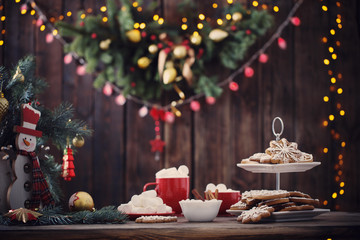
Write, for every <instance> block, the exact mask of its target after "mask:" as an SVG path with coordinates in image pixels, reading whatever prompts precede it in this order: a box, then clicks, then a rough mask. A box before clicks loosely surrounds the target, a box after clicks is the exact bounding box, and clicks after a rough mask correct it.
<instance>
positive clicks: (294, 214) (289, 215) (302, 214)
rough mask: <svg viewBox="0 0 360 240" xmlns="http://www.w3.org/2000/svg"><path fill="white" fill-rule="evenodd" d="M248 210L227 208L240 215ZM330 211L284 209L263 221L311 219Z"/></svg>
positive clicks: (321, 209) (229, 211) (233, 213)
mask: <svg viewBox="0 0 360 240" xmlns="http://www.w3.org/2000/svg"><path fill="white" fill-rule="evenodd" d="M244 211H246V210H231V209H228V210H226V212H227V213H230V214H231V215H235V216H239V215H240V214H241V213H242V212H244ZM327 212H330V209H323V208H315V209H314V210H303V211H284V212H273V213H272V214H271V217H268V218H264V219H262V220H261V221H263V222H291V221H305V220H311V219H312V218H313V217H316V216H318V215H320V214H323V213H327Z"/></svg>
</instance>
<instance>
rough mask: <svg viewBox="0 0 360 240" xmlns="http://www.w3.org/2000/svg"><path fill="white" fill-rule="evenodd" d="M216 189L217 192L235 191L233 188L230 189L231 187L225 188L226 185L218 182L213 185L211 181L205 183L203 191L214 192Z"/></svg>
mask: <svg viewBox="0 0 360 240" xmlns="http://www.w3.org/2000/svg"><path fill="white" fill-rule="evenodd" d="M216 189H217V190H218V191H219V192H237V191H235V190H232V189H231V188H227V187H226V185H225V184H223V183H219V184H218V185H217V186H215V184H213V183H209V184H208V185H206V190H205V191H208V190H210V191H211V192H215V190H216Z"/></svg>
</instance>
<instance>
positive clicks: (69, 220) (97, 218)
mask: <svg viewBox="0 0 360 240" xmlns="http://www.w3.org/2000/svg"><path fill="white" fill-rule="evenodd" d="M39 212H40V213H41V214H43V215H42V216H40V217H39V218H38V219H37V220H32V221H29V222H27V223H23V222H19V221H16V220H13V221H11V220H10V218H8V217H4V216H2V215H0V224H1V225H7V226H12V225H32V226H38V225H70V224H107V223H112V224H121V223H125V222H126V221H127V220H128V219H127V215H126V214H122V213H120V212H119V211H118V210H117V209H116V207H114V206H107V207H103V208H101V209H99V210H95V211H93V212H90V211H80V212H64V211H63V210H62V209H61V208H60V207H54V208H44V209H42V210H40V211H39Z"/></svg>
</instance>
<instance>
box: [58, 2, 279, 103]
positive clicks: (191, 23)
mask: <svg viewBox="0 0 360 240" xmlns="http://www.w3.org/2000/svg"><path fill="white" fill-rule="evenodd" d="M119 2H120V4H119V5H120V8H119V9H117V8H116V6H117V3H116V0H108V1H107V6H108V7H107V8H108V21H107V22H103V21H102V17H101V15H98V16H87V17H86V18H85V19H81V18H80V17H79V18H78V20H77V22H76V23H75V24H74V25H72V24H68V23H65V22H58V23H57V27H58V28H59V30H60V34H61V35H62V36H66V37H72V39H73V40H72V42H71V43H69V44H68V45H67V46H66V47H65V51H66V52H75V53H77V55H79V56H80V57H83V58H84V59H85V61H86V62H87V72H89V73H96V75H97V77H96V80H95V82H94V87H95V88H101V87H103V86H104V84H105V83H106V82H107V81H110V82H112V83H114V84H115V85H116V86H117V87H119V88H121V89H122V90H123V94H124V95H125V96H126V95H128V94H132V95H135V96H138V97H140V98H142V99H144V100H149V99H151V100H158V99H160V98H161V97H162V94H163V93H166V92H168V91H174V90H173V88H172V84H168V85H165V84H163V82H162V79H161V77H160V76H159V74H158V61H159V59H158V54H159V51H160V50H162V49H168V50H169V54H168V56H167V61H171V62H174V65H175V68H176V70H177V73H178V75H180V77H181V73H182V68H183V64H184V62H185V61H184V60H185V59H186V58H189V57H190V56H189V55H187V56H186V57H185V59H180V60H179V59H177V58H176V57H175V56H174V53H173V51H172V50H174V47H175V46H178V45H185V46H187V47H188V48H191V49H193V50H194V51H195V56H196V57H195V63H194V64H193V65H192V66H191V70H192V72H193V84H192V85H187V87H188V88H190V89H189V90H190V92H191V91H193V92H196V93H204V94H205V95H207V96H215V97H216V96H219V95H220V94H221V91H220V90H219V87H218V86H217V83H218V82H219V81H221V79H219V77H217V76H212V77H207V76H209V74H208V71H207V68H208V67H209V66H211V65H210V64H211V63H214V62H218V63H220V64H221V65H222V66H223V67H225V68H227V69H230V70H234V69H236V68H237V67H238V66H239V63H240V62H241V61H243V60H244V58H245V57H246V53H247V50H248V49H249V48H250V47H251V46H252V45H253V44H254V43H255V41H256V39H257V38H258V37H259V36H261V35H264V34H265V33H266V32H267V31H268V30H269V29H270V27H271V26H272V23H273V19H272V16H271V15H269V14H268V13H267V12H266V11H258V10H256V9H251V10H249V9H246V8H244V7H243V6H242V5H241V4H240V3H234V4H231V5H228V4H226V6H225V7H224V8H223V9H222V11H219V13H218V14H220V16H219V17H221V18H222V19H223V21H224V23H223V24H222V25H221V26H219V25H216V26H213V25H211V24H210V23H209V22H207V21H202V23H203V25H204V26H203V28H202V29H200V30H199V29H197V27H196V24H197V22H198V21H199V20H198V14H199V12H197V10H196V4H195V2H194V1H190V0H186V1H180V3H179V6H178V9H179V12H181V14H182V16H186V17H187V19H188V21H187V22H188V29H187V30H185V31H184V30H182V29H181V26H180V24H179V25H178V26H173V25H169V24H167V23H166V22H165V23H164V24H159V23H158V22H156V21H154V20H153V19H152V16H153V15H154V14H155V13H156V11H157V9H158V6H157V5H153V4H150V6H149V7H148V9H145V7H143V11H141V12H138V11H136V8H134V7H133V6H132V1H130V0H119ZM139 3H140V4H141V2H139ZM155 3H156V1H155ZM234 13H237V14H239V13H241V14H242V19H241V20H239V21H234V20H231V19H230V20H227V19H226V18H225V16H226V14H234ZM205 15H206V13H205ZM79 16H80V14H79ZM134 23H145V24H146V27H145V28H144V29H143V30H142V29H138V30H139V31H140V32H141V34H142V36H141V39H140V41H139V42H136V41H131V39H129V38H128V36H127V33H128V31H130V30H134ZM215 28H219V29H221V30H223V31H225V32H226V33H228V37H226V38H225V39H223V40H222V41H219V42H215V41H213V40H212V39H210V38H209V33H210V32H211V31H212V30H214V29H215ZM194 31H197V32H198V33H199V34H200V36H201V38H202V40H201V43H200V44H198V45H194V44H192V43H191V41H190V36H191V35H192V34H193V33H194ZM94 33H95V34H96V37H95V38H94V37H93V36H94ZM164 33H166V36H164ZM107 39H110V40H111V44H110V45H109V47H108V48H100V43H101V41H104V40H107ZM159 44H160V45H162V48H160V49H159V51H157V52H155V53H150V52H149V51H148V48H149V46H150V45H156V46H158V45H159ZM144 56H145V57H148V58H149V59H150V60H151V64H150V65H149V66H148V67H147V68H146V69H142V68H140V67H139V66H138V65H137V61H138V59H139V58H141V57H144ZM183 79H184V78H183ZM214 79H215V80H214ZM183 81H184V80H183ZM182 85H186V84H182Z"/></svg>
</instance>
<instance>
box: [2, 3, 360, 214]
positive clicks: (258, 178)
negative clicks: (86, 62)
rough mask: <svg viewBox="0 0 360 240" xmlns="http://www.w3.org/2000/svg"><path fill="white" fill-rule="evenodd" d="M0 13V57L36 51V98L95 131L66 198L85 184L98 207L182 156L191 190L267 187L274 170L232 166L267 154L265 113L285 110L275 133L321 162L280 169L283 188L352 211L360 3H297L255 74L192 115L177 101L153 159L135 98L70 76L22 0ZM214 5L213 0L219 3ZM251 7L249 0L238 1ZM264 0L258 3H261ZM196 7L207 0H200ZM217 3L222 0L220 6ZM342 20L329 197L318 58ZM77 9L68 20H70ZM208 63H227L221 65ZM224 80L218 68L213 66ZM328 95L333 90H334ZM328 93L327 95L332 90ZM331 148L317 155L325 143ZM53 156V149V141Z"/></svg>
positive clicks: (355, 203) (172, 9)
mask: <svg viewBox="0 0 360 240" xmlns="http://www.w3.org/2000/svg"><path fill="white" fill-rule="evenodd" d="M2 2H3V4H4V5H5V8H4V10H3V11H2V15H5V16H6V21H5V22H4V23H2V24H3V27H5V29H6V35H5V36H4V37H3V38H4V40H5V45H4V46H2V47H1V48H0V53H1V59H0V60H1V63H2V64H3V65H6V66H8V67H9V66H13V65H14V64H16V62H17V61H18V60H19V59H20V58H21V57H23V56H24V55H27V54H34V55H35V56H36V57H37V64H38V66H37V74H38V75H39V76H41V77H43V78H45V79H46V80H47V82H48V83H49V85H50V87H49V89H48V91H46V92H45V93H44V94H43V95H42V96H41V97H40V100H41V101H42V102H43V103H44V104H45V105H47V106H48V107H55V106H56V105H58V104H60V103H61V102H62V101H69V102H71V103H73V104H74V106H75V109H76V117H77V118H80V119H83V120H85V121H86V122H87V123H88V126H89V127H90V128H92V129H94V135H93V136H92V137H91V138H89V139H86V144H85V146H84V147H83V148H81V149H79V151H78V153H77V154H76V156H75V166H76V178H75V179H74V180H73V181H71V182H69V183H68V182H64V183H63V187H64V191H65V195H66V198H67V197H69V196H70V195H71V194H72V193H73V192H75V191H78V190H84V191H87V192H89V193H91V194H92V196H93V197H94V200H95V203H96V207H101V206H104V205H110V204H111V205H118V204H120V203H123V202H127V201H129V199H130V197H131V196H132V195H133V194H137V193H140V192H141V191H142V186H143V185H144V184H145V183H146V182H150V181H153V180H154V177H155V173H156V172H157V171H158V170H160V169H161V168H164V167H173V166H176V167H177V166H179V165H181V164H185V165H187V166H188V167H189V169H190V172H191V187H196V188H197V189H199V190H203V189H204V188H205V186H206V184H207V183H209V182H213V183H215V184H217V183H221V182H223V183H225V184H226V185H227V186H228V187H231V188H233V189H239V190H241V191H245V190H250V189H261V188H268V189H273V188H275V176H274V175H273V174H253V173H249V172H246V171H244V170H242V169H239V168H237V167H236V163H238V162H239V161H240V160H241V159H242V158H245V157H248V156H250V155H251V154H253V153H255V152H261V151H264V150H265V148H267V146H268V142H269V141H270V140H272V139H274V136H273V135H272V132H271V122H272V119H273V118H274V117H276V116H280V117H282V118H283V120H284V122H285V131H284V134H283V136H284V137H286V138H288V139H289V140H291V141H296V142H298V144H299V147H300V149H301V150H303V151H306V152H310V153H313V154H314V156H315V160H317V161H321V162H322V164H321V166H319V167H317V168H315V169H313V170H311V171H308V172H305V173H288V174H282V175H281V180H282V181H281V186H282V188H283V189H288V190H293V189H295V190H300V191H304V192H307V193H310V194H311V195H313V196H315V197H317V198H319V199H320V200H322V201H323V200H328V201H329V205H328V207H331V208H335V206H336V205H339V209H341V210H360V201H359V200H360V194H359V191H358V189H359V187H360V186H359V184H360V177H359V174H358V171H359V170H360V167H359V161H358V156H359V154H360V153H359V149H360V143H359V139H360V136H359V135H360V131H359V127H358V122H359V118H360V116H359V111H358V106H357V103H358V102H359V98H360V96H359V94H358V91H359V88H360V86H359V81H358V79H359V72H358V66H359V64H358V62H359V58H360V52H359V49H360V45H359V15H358V14H359V9H360V8H359V6H360V4H359V3H358V2H357V1H355V0H352V1H339V2H341V3H342V4H343V5H342V6H341V7H340V8H338V7H336V1H335V0H329V1H326V4H327V5H328V6H329V11H328V13H324V12H322V11H321V5H322V1H310V0H305V2H304V4H303V6H302V7H301V8H300V10H299V12H298V14H297V15H298V16H299V17H300V18H301V21H302V24H301V26H300V27H298V28H294V27H292V26H290V27H287V28H286V29H285V31H284V32H283V34H282V37H284V38H285V39H286V41H287V44H288V48H287V50H280V49H279V48H278V46H277V45H276V44H273V45H272V46H271V47H270V48H269V49H268V51H267V53H268V54H269V57H270V60H269V62H268V63H266V64H260V63H258V62H255V63H254V64H253V65H252V66H253V68H254V69H255V76H254V77H253V78H250V79H246V78H244V77H243V76H238V77H237V78H236V80H237V81H238V82H239V85H240V89H239V91H238V92H231V91H230V90H228V89H227V88H225V89H224V94H223V95H222V96H221V97H220V98H219V99H217V103H216V104H215V105H207V104H206V103H205V100H204V99H200V103H201V111H200V112H197V113H194V112H192V111H191V110H190V108H189V106H188V105H187V106H183V107H181V111H182V114H183V115H182V117H181V118H178V119H176V121H175V123H174V124H165V125H164V124H163V125H162V135H163V138H164V139H165V140H166V143H167V146H166V148H165V151H164V153H163V154H162V156H161V160H160V161H155V160H154V154H153V153H151V152H150V146H149V140H151V139H153V137H154V130H153V129H154V123H153V121H152V119H151V118H150V117H149V116H147V117H145V118H141V117H139V115H138V110H139V108H140V107H141V106H140V105H139V104H136V103H134V102H132V101H127V103H126V104H125V105H124V106H118V105H116V104H115V103H114V97H106V96H104V95H103V94H102V93H101V92H100V91H97V90H95V89H93V88H92V79H93V77H92V76H89V75H86V76H78V75H76V64H75V63H74V62H72V63H71V64H69V65H65V64H64V63H63V57H64V54H63V52H62V46H61V44H60V43H59V42H56V41H54V42H53V43H51V44H47V43H45V35H46V33H47V32H46V31H45V32H41V31H39V29H38V28H37V27H35V25H33V24H32V20H33V19H34V18H33V17H32V16H30V15H29V14H27V15H20V13H19V6H20V5H19V4H15V2H14V1H10V0H9V1H2ZM161 2H162V4H163V6H162V8H161V9H162V11H163V15H164V16H165V18H166V19H167V20H169V21H178V20H179V16H178V14H176V4H177V1H174V0H163V1H161ZM219 2H220V1H219ZM243 2H244V3H245V4H247V5H250V3H251V1H243ZM262 2H263V1H260V3H262ZM277 2H278V4H279V6H280V12H279V13H277V14H275V15H276V22H277V24H279V23H280V22H281V21H282V20H284V19H285V17H286V15H287V13H288V11H289V10H290V9H291V7H292V4H293V2H292V1H285V0H284V1H277ZM37 3H38V5H39V6H41V7H42V8H43V9H44V10H45V11H46V12H48V13H49V17H50V16H59V15H60V14H65V13H66V12H67V11H72V12H76V11H77V10H80V9H84V8H85V9H87V8H93V9H94V11H97V12H98V9H99V7H100V6H102V5H103V4H104V1H95V0H76V1H70V0H62V1H60V0H59V1H45V0H39V1H37ZM197 4H199V8H200V9H206V6H204V4H201V2H200V1H198V2H197ZM220 4H221V3H220ZM337 13H340V14H341V15H342V16H343V18H342V20H343V29H342V30H341V31H338V32H339V33H338V34H337V35H336V38H337V39H338V40H340V41H341V47H340V48H339V49H338V50H336V51H337V53H338V57H339V58H338V60H337V62H336V64H335V65H334V67H332V68H333V71H334V72H336V73H338V72H341V73H342V74H343V78H342V80H341V79H339V80H338V83H337V84H338V85H337V86H341V87H342V88H343V89H344V93H343V94H342V95H341V96H336V99H337V101H339V102H341V104H342V105H343V108H344V109H345V111H346V115H345V117H342V119H341V120H338V119H339V118H340V117H339V115H338V114H335V116H336V121H335V124H334V127H335V128H336V129H337V131H338V132H339V133H340V134H341V136H342V138H343V139H344V141H345V142H346V143H347V145H346V148H345V149H343V151H344V152H343V154H344V165H343V169H342V170H343V175H342V176H343V177H342V179H343V180H344V181H345V184H346V185H345V187H344V190H345V193H344V195H342V196H340V197H339V198H338V199H337V200H331V194H332V193H333V192H334V191H338V190H339V187H338V184H339V183H338V182H335V180H334V178H335V173H336V171H335V170H334V166H335V164H336V161H337V158H338V154H339V152H338V151H337V149H338V142H336V141H334V140H333V138H332V136H331V134H330V130H329V129H328V128H325V127H323V126H322V122H323V120H326V119H327V117H328V115H329V114H330V113H333V112H334V111H335V107H334V106H335V103H336V102H335V103H333V102H332V103H331V104H329V103H324V102H323V101H322V97H323V96H324V95H329V94H330V93H329V86H330V77H329V75H328V73H327V71H328V69H329V67H326V66H324V64H323V62H322V61H323V58H324V57H325V56H327V57H328V55H329V54H328V51H327V47H326V46H325V45H324V44H321V42H320V40H321V38H322V37H323V36H328V35H329V34H328V32H329V30H330V26H334V22H335V18H336V14H337ZM74 15H75V14H73V16H72V17H70V18H67V20H70V21H71V20H73V19H74V17H75V16H74ZM266 39H267V38H266V37H265V38H263V39H261V40H260V41H259V42H258V43H257V44H256V46H254V47H253V48H252V49H251V52H254V51H255V50H256V49H257V48H259V47H261V46H262V44H263V43H264V42H265V40H266ZM215 71H223V69H221V68H218V69H217V70H215ZM221 76H222V77H223V78H225V77H226V76H227V74H226V73H223V74H222V75H221ZM333 95H334V94H333ZM331 96H332V95H331ZM324 147H328V148H329V153H327V154H324V153H323V152H322V149H323V148H324ZM53 153H54V154H55V156H56V157H57V159H58V160H59V162H60V161H61V152H60V151H58V150H56V149H53Z"/></svg>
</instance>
